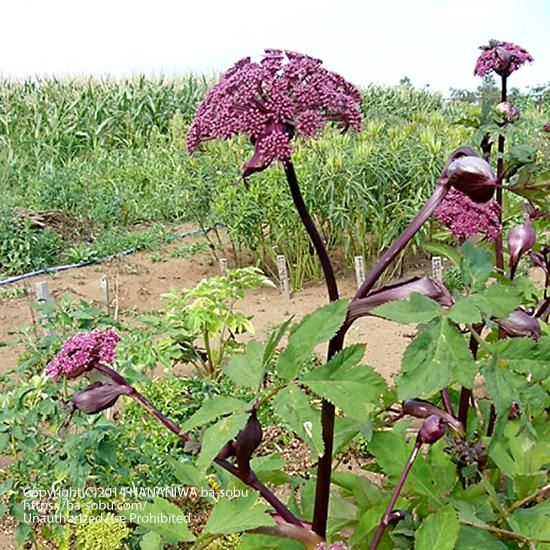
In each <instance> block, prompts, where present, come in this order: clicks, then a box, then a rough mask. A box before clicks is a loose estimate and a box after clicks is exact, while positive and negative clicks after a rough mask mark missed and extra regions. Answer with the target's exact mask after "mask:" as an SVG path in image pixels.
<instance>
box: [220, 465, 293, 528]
mask: <svg viewBox="0 0 550 550" xmlns="http://www.w3.org/2000/svg"><path fill="white" fill-rule="evenodd" d="M215 462H216V464H218V465H219V466H221V467H222V468H223V469H224V470H227V471H228V472H229V473H231V474H233V475H234V476H235V477H237V478H239V479H240V480H241V481H242V482H243V483H246V484H247V485H248V486H249V487H251V488H252V489H255V490H256V491H258V493H260V494H261V495H262V497H263V498H264V499H265V500H266V501H267V502H268V503H269V504H271V506H273V508H274V509H275V510H276V512H277V513H278V514H279V515H280V516H281V517H282V518H283V519H284V520H285V521H286V522H288V523H290V524H292V525H298V526H300V527H302V522H301V521H300V520H299V519H298V518H297V517H296V516H295V515H294V514H292V512H290V511H289V510H288V508H287V507H286V506H285V505H284V504H283V503H282V502H281V501H280V500H279V499H278V498H277V497H276V496H275V495H274V494H273V493H272V492H271V491H270V490H269V489H268V488H267V487H266V486H265V485H264V484H263V483H262V482H261V481H260V480H259V479H258V478H257V477H256V474H255V473H254V472H252V471H250V472H249V473H248V475H246V476H243V475H242V474H241V473H240V472H239V470H238V468H236V467H235V466H233V464H231V463H230V462H228V461H227V460H225V459H222V458H216V460H215Z"/></svg>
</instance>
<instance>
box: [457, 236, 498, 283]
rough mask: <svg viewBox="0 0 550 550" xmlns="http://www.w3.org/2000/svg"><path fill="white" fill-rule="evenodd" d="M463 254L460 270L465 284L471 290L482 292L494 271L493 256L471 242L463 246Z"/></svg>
mask: <svg viewBox="0 0 550 550" xmlns="http://www.w3.org/2000/svg"><path fill="white" fill-rule="evenodd" d="M462 254H463V256H462V262H461V263H460V270H461V272H462V280H463V281H464V284H465V285H466V286H467V287H468V288H470V289H471V290H481V289H482V288H483V287H484V286H485V283H486V282H487V280H488V279H489V276H490V275H491V272H492V271H493V254H492V253H491V252H489V251H488V250H485V249H484V248H481V247H477V246H474V244H473V243H472V242H471V241H466V242H465V243H464V244H463V245H462Z"/></svg>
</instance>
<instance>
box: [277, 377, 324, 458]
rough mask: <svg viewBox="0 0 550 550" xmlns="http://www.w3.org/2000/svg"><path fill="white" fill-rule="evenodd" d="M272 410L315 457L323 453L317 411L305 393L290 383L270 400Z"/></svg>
mask: <svg viewBox="0 0 550 550" xmlns="http://www.w3.org/2000/svg"><path fill="white" fill-rule="evenodd" d="M271 403H272V406H273V410H275V412H276V413H277V415H278V416H279V417H280V418H281V420H283V421H284V422H285V423H286V424H287V425H288V427H289V428H290V429H291V430H293V431H294V432H295V433H296V434H297V435H298V437H300V438H301V439H302V440H303V441H304V442H305V443H306V444H307V445H308V447H309V448H310V449H311V451H312V453H313V455H314V456H315V457H318V456H321V455H322V454H323V439H322V437H321V421H320V419H319V412H318V411H315V410H313V408H312V407H311V405H310V403H309V399H308V397H307V396H306V394H305V393H304V392H303V391H302V390H301V389H300V388H299V387H298V386H297V385H296V384H290V385H288V386H287V387H286V388H284V389H283V390H281V391H280V392H279V393H278V394H277V395H275V397H274V398H273V399H272V401H271Z"/></svg>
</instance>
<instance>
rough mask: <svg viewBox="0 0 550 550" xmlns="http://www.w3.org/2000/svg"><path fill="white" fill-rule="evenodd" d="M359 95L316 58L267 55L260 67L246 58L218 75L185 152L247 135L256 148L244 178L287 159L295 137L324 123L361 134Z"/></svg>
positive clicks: (270, 52) (309, 133)
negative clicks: (224, 139)
mask: <svg viewBox="0 0 550 550" xmlns="http://www.w3.org/2000/svg"><path fill="white" fill-rule="evenodd" d="M360 103H361V93H360V92H359V90H358V89H357V88H356V87H355V86H353V85H352V84H350V83H349V82H347V81H346V80H345V79H344V78H342V77H341V76H340V75H338V74H336V73H333V72H331V71H328V70H327V69H325V68H324V67H322V62H321V61H320V60H319V59H314V58H313V57H309V56H308V55H303V54H299V53H295V52H289V51H285V52H283V51H281V50H273V49H271V50H265V56H264V58H263V59H262V61H261V62H260V63H255V62H253V61H251V60H250V58H249V57H247V58H245V59H242V60H240V61H238V62H237V63H236V64H235V65H234V66H233V67H232V68H231V69H229V70H228V71H227V72H226V73H225V74H223V75H222V77H221V79H220V81H219V82H218V84H216V85H215V86H214V87H212V88H211V89H210V90H209V91H208V93H207V95H206V97H205V99H204V101H203V102H202V103H201V104H200V106H199V108H198V110H197V114H196V116H195V119H194V120H193V123H192V125H191V127H190V129H189V132H188V134H187V151H188V152H189V153H192V152H193V151H195V150H196V148H197V147H198V146H199V145H200V144H201V143H203V142H205V141H208V140H211V139H216V138H229V137H231V136H234V135H236V134H245V135H248V136H249V137H250V138H251V140H252V142H253V143H254V145H255V147H256V152H255V154H254V157H253V158H252V159H251V160H250V161H249V162H248V163H246V164H245V166H244V173H245V174H244V175H245V176H246V175H248V174H251V173H253V172H257V171H260V170H263V169H264V168H266V167H267V166H269V165H270V164H271V163H272V162H274V161H276V160H279V161H285V160H288V159H289V158H290V154H291V147H290V140H291V138H292V136H293V135H294V132H296V133H297V134H298V135H301V136H304V137H314V136H315V135H317V134H318V133H319V132H320V131H321V130H322V128H323V126H324V125H325V123H326V122H335V123H338V124H340V125H341V126H342V127H343V128H344V129H346V128H348V127H352V128H354V129H356V130H360V129H361V111H360Z"/></svg>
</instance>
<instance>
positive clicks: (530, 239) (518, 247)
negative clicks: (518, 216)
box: [508, 221, 537, 277]
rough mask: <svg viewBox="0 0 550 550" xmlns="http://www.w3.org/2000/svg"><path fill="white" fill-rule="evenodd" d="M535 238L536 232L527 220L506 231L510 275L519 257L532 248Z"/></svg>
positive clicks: (513, 271) (514, 269)
mask: <svg viewBox="0 0 550 550" xmlns="http://www.w3.org/2000/svg"><path fill="white" fill-rule="evenodd" d="M536 240H537V234H536V233H535V230H534V229H533V227H532V226H531V222H529V221H526V222H525V223H522V224H521V225H516V226H515V227H512V229H510V232H509V233H508V253H509V254H510V261H509V266H510V276H511V277H513V276H514V274H515V272H516V267H517V265H518V263H519V260H520V258H521V257H522V256H523V254H525V253H526V252H528V251H529V250H531V248H533V246H534V244H535V242H536Z"/></svg>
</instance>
